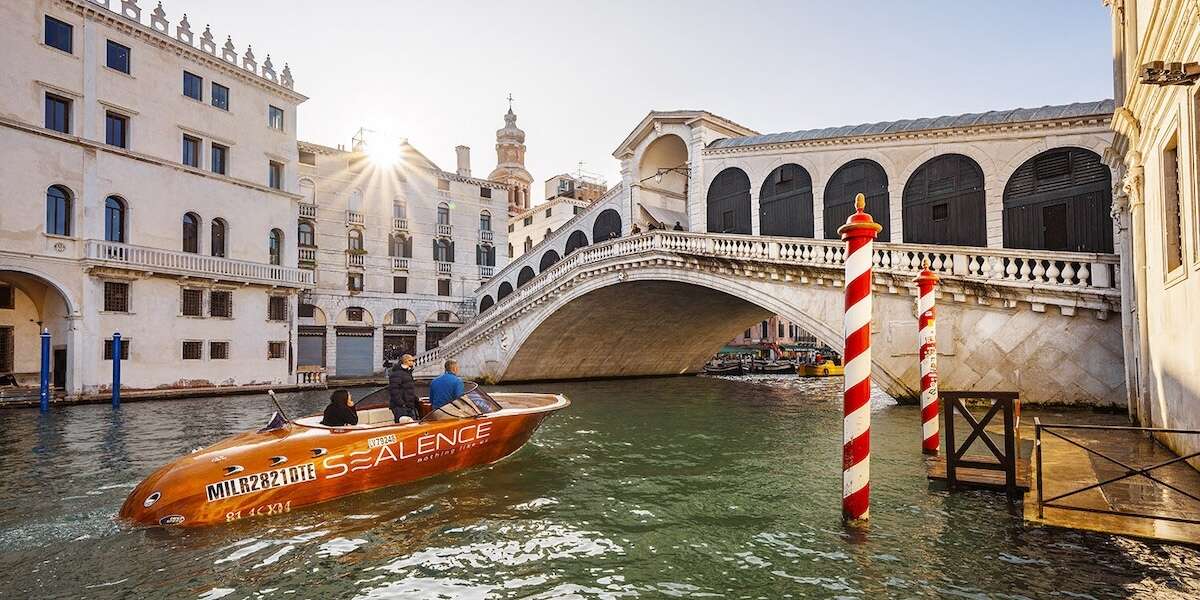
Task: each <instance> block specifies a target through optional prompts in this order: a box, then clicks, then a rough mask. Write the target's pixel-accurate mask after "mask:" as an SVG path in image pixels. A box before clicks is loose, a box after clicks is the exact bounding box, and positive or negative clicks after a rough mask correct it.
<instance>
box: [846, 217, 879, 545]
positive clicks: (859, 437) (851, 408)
mask: <svg viewBox="0 0 1200 600" xmlns="http://www.w3.org/2000/svg"><path fill="white" fill-rule="evenodd" d="M866 204H867V200H866V198H865V197H864V196H863V195H862V194H859V195H858V196H856V197H855V198H854V208H855V211H854V214H852V215H850V218H848V219H846V224H845V225H842V226H841V227H839V228H838V233H839V234H840V235H841V236H842V239H843V240H846V246H847V248H846V319H845V332H846V349H845V352H843V353H842V361H843V362H842V364H843V365H845V378H844V380H843V383H842V385H843V390H844V395H843V401H842V402H843V404H842V410H843V420H842V520H843V521H846V522H848V523H851V522H854V521H863V522H865V521H866V520H867V518H868V516H869V512H870V508H871V313H872V310H871V254H872V242H874V240H875V236H876V235H878V234H879V231H880V230H881V229H883V226H882V225H880V224H879V223H876V222H875V221H874V220H873V219H871V215H869V214H867V213H866V212H865V211H864V210H863V209H864V208H865V207H866Z"/></svg>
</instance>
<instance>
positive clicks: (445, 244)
mask: <svg viewBox="0 0 1200 600" xmlns="http://www.w3.org/2000/svg"><path fill="white" fill-rule="evenodd" d="M433 260H436V261H438V262H451V263H452V262H454V241H453V240H442V239H435V240H433Z"/></svg>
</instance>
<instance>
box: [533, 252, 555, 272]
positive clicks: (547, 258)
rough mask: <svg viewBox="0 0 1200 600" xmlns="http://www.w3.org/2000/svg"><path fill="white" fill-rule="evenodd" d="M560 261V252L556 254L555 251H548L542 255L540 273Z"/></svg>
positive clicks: (539, 266)
mask: <svg viewBox="0 0 1200 600" xmlns="http://www.w3.org/2000/svg"><path fill="white" fill-rule="evenodd" d="M558 260H559V258H558V252H555V251H554V250H547V251H546V253H545V254H543V255H542V260H541V262H539V263H538V273H541V272H542V271H545V270H546V269H549V268H550V267H551V266H553V265H554V263H556V262H558Z"/></svg>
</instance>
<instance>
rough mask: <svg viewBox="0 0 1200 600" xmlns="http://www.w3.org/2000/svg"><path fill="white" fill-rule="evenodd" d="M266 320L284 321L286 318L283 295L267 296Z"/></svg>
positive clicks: (285, 302) (285, 304)
mask: <svg viewBox="0 0 1200 600" xmlns="http://www.w3.org/2000/svg"><path fill="white" fill-rule="evenodd" d="M267 320H268V321H286V320H287V298H286V297H284V296H268V297H267Z"/></svg>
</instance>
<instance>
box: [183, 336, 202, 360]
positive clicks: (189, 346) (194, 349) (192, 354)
mask: <svg viewBox="0 0 1200 600" xmlns="http://www.w3.org/2000/svg"><path fill="white" fill-rule="evenodd" d="M201 358H204V342H201V341H199V340H184V341H183V360H200V359H201Z"/></svg>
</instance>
